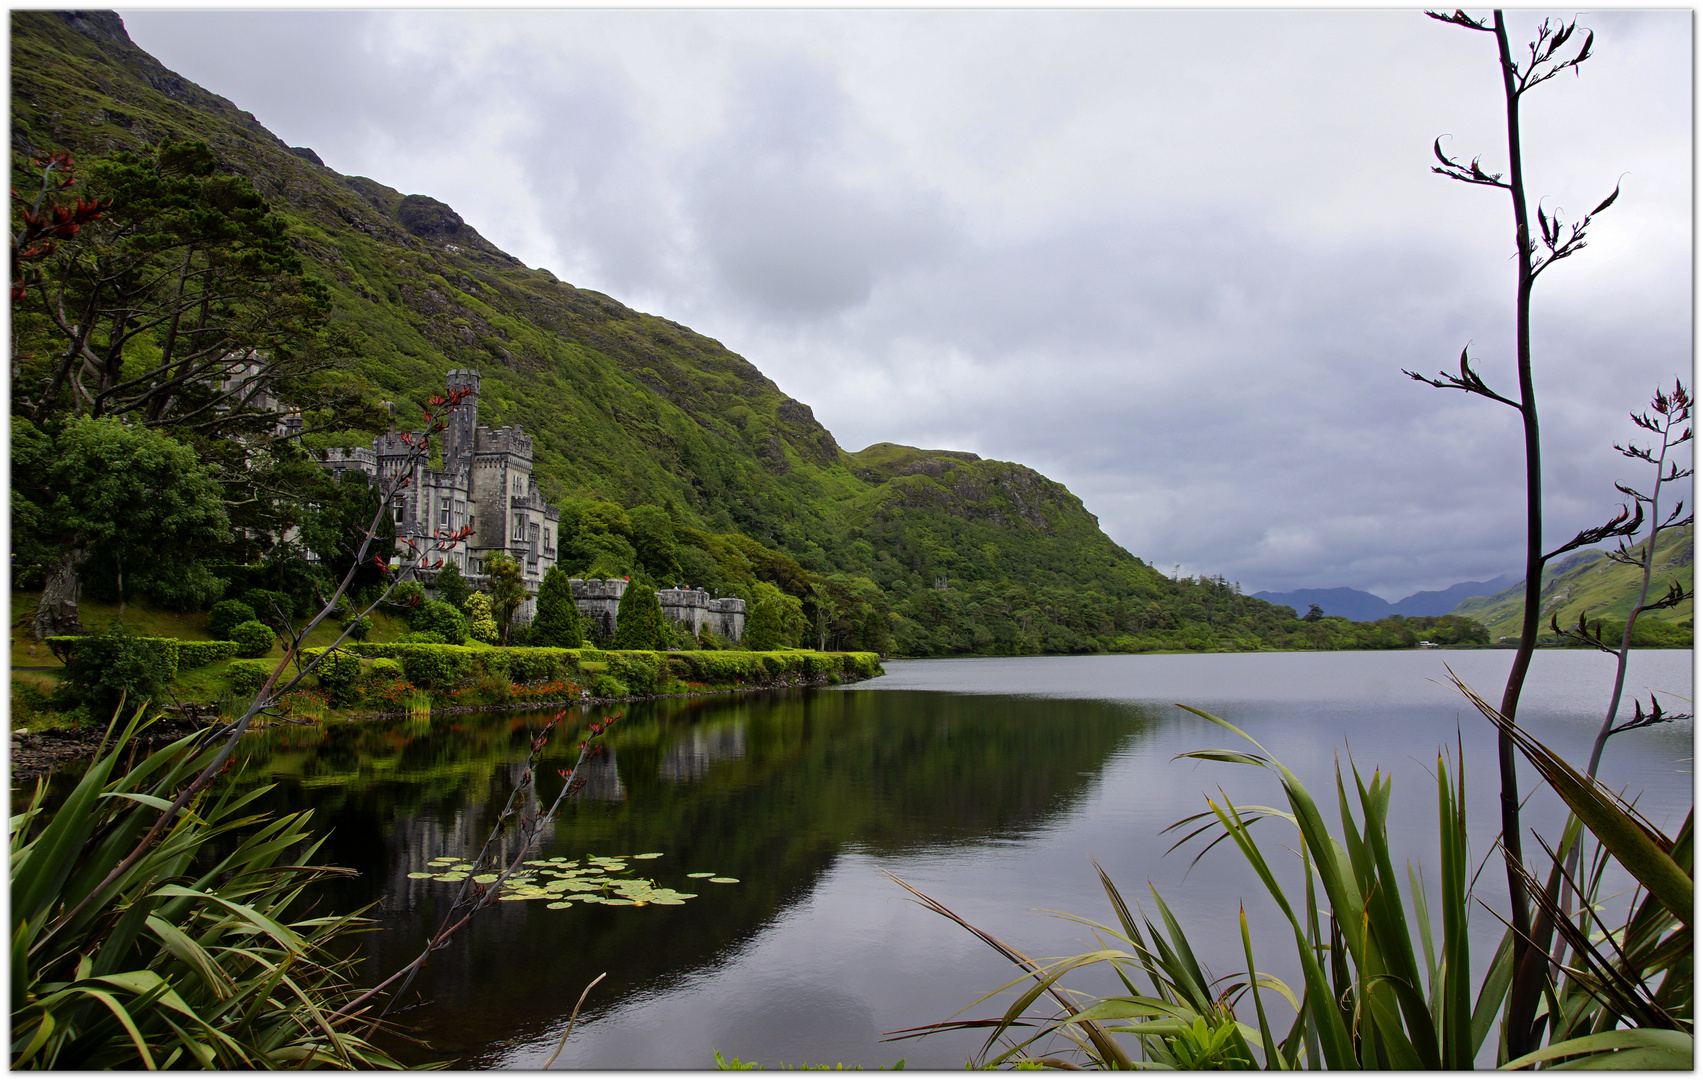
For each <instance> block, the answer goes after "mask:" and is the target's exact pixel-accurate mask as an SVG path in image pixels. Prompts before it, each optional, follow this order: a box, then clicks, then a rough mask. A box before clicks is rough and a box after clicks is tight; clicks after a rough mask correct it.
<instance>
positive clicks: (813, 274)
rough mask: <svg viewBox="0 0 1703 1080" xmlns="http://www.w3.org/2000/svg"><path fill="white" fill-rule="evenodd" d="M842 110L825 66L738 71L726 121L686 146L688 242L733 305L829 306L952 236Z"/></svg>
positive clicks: (798, 313)
mask: <svg viewBox="0 0 1703 1080" xmlns="http://www.w3.org/2000/svg"><path fill="white" fill-rule="evenodd" d="M848 113H849V110H848V104H847V102H846V100H845V95H844V92H843V91H842V90H841V88H840V87H839V86H838V85H837V83H836V82H835V80H834V78H833V77H832V74H831V73H829V72H826V71H823V70H822V69H820V68H819V67H817V66H816V65H813V64H810V63H808V62H806V61H804V60H803V59H802V58H799V57H796V56H774V57H764V58H760V59H757V60H755V61H754V62H751V63H749V64H748V65H746V66H745V67H744V70H742V71H741V72H740V75H739V78H738V83H737V86H736V89H735V92H734V95H733V100H732V105H731V107H730V117H729V123H728V124H727V126H726V128H725V130H724V131H723V132H722V133H720V134H718V135H717V136H716V137H713V138H711V139H709V140H707V141H706V143H705V144H704V145H703V146H702V147H701V148H700V149H699V151H698V152H697V160H696V162H695V163H694V164H692V165H691V166H689V169H690V173H691V179H690V181H689V182H688V184H687V185H686V188H687V193H686V197H685V204H686V212H687V214H688V216H689V227H690V229H691V230H692V234H693V238H694V240H695V245H696V250H697V251H698V252H699V253H701V254H702V255H703V256H704V257H705V258H706V259H707V260H708V261H709V262H710V264H711V265H713V266H714V267H715V269H716V271H717V272H718V274H719V276H720V279H721V284H722V286H723V288H724V289H725V290H726V291H727V292H728V293H729V294H731V296H732V297H733V298H734V299H735V301H736V302H740V303H743V304H749V305H752V306H753V307H755V308H756V309H757V310H759V311H761V312H764V313H766V314H769V315H772V316H778V317H781V318H791V317H817V316H823V315H830V314H834V313H837V312H841V311H844V310H846V309H848V308H852V307H856V306H858V305H860V304H862V303H864V302H865V301H866V300H867V299H868V298H869V296H870V293H871V291H872V290H873V289H874V287H875V284H876V282H877V281H878V280H881V279H883V278H885V277H888V276H890V275H892V274H895V273H902V272H904V271H905V270H907V269H909V268H911V267H914V266H917V265H919V264H921V263H925V262H928V261H930V260H932V259H935V258H937V257H939V256H940V255H942V254H943V253H944V252H945V251H946V250H947V249H949V248H950V247H951V246H952V245H953V244H954V243H955V241H956V237H955V235H954V233H955V230H954V228H953V225H952V223H951V213H950V208H949V207H947V206H946V205H945V203H944V200H943V199H942V198H941V197H940V196H939V194H938V193H937V192H935V191H932V190H930V189H929V188H928V187H927V186H926V185H924V184H922V183H920V182H918V181H917V180H916V179H915V178H914V177H910V176H907V175H905V174H903V173H902V172H901V173H895V172H894V171H893V170H892V169H891V167H890V166H889V164H888V162H887V161H885V160H884V159H883V153H882V150H883V148H882V147H881V146H880V143H879V139H878V138H874V137H872V135H871V133H869V132H865V131H853V130H849V129H852V128H855V127H856V123H855V121H854V119H853V118H852V117H850V116H849V115H848ZM872 172H873V173H876V174H877V175H879V180H877V181H871V180H869V179H868V178H867V177H868V174H870V173H872ZM882 174H884V175H882Z"/></svg>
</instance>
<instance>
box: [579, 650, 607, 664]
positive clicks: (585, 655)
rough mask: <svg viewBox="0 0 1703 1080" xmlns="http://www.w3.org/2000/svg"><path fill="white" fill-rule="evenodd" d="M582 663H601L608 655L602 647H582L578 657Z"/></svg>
mask: <svg viewBox="0 0 1703 1080" xmlns="http://www.w3.org/2000/svg"><path fill="white" fill-rule="evenodd" d="M576 659H577V660H578V661H579V663H580V664H582V665H584V664H601V663H603V662H604V661H605V660H607V659H608V657H607V656H606V655H605V654H604V653H603V652H602V650H600V649H581V650H579V655H578V657H576Z"/></svg>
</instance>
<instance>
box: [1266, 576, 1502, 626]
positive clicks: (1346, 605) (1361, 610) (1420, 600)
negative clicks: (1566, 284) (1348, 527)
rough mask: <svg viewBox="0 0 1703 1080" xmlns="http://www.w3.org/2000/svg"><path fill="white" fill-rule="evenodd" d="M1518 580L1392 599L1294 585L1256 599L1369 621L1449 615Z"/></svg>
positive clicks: (1300, 611)
mask: <svg viewBox="0 0 1703 1080" xmlns="http://www.w3.org/2000/svg"><path fill="white" fill-rule="evenodd" d="M1515 584H1518V579H1517V578H1515V577H1513V576H1512V575H1510V574H1503V575H1501V576H1499V577H1493V578H1491V579H1490V580H1489V581H1463V582H1460V583H1459V584H1456V585H1450V586H1449V587H1448V588H1446V589H1432V590H1428V591H1426V592H1416V593H1414V594H1413V595H1412V596H1404V597H1402V598H1401V599H1400V600H1397V601H1394V602H1393V603H1392V602H1391V601H1389V600H1385V599H1384V598H1383V597H1381V596H1377V595H1375V594H1373V593H1369V592H1363V591H1361V590H1360V589H1295V590H1293V591H1291V592H1282V593H1277V592H1257V593H1254V599H1256V600H1265V601H1267V602H1269V603H1273V604H1286V605H1288V606H1289V607H1292V608H1294V609H1295V613H1296V614H1297V615H1305V614H1306V613H1307V609H1308V608H1309V607H1310V606H1311V605H1313V604H1317V605H1319V609H1320V610H1321V611H1323V612H1324V613H1325V614H1326V615H1340V616H1342V617H1343V618H1345V619H1350V620H1352V621H1354V622H1368V621H1370V620H1372V619H1381V618H1383V617H1384V616H1386V615H1447V614H1448V613H1449V612H1451V611H1453V610H1455V608H1457V607H1459V606H1460V605H1461V604H1462V603H1463V602H1464V601H1466V600H1468V599H1470V598H1472V597H1474V596H1494V595H1495V594H1496V593H1499V592H1501V591H1502V590H1504V589H1507V588H1508V587H1509V586H1512V585H1515Z"/></svg>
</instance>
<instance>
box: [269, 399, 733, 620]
mask: <svg viewBox="0 0 1703 1080" xmlns="http://www.w3.org/2000/svg"><path fill="white" fill-rule="evenodd" d="M447 385H448V388H449V390H450V392H451V393H453V392H455V391H457V390H467V391H468V394H467V396H466V397H465V398H463V399H462V400H461V401H460V402H458V403H457V404H456V405H455V407H454V408H452V409H451V410H450V412H449V416H448V427H447V428H446V429H445V430H444V432H443V434H442V436H441V438H442V440H443V441H442V449H443V468H441V469H433V468H430V467H429V466H428V464H427V462H426V461H424V460H414V461H413V462H410V461H409V458H410V456H411V455H412V453H413V451H414V449H415V448H416V447H418V446H419V444H420V439H421V438H422V437H423V435H422V433H421V432H418V431H415V432H409V438H410V439H411V440H412V445H410V444H409V442H405V441H403V438H402V433H401V432H399V431H397V430H396V429H395V428H394V427H393V428H392V429H391V430H390V431H387V432H385V433H384V434H383V435H380V436H379V437H378V438H376V439H374V440H373V443H372V446H371V448H367V447H345V448H340V449H339V448H333V449H330V450H327V451H326V452H325V454H324V455H323V457H322V458H321V461H322V463H323V464H324V465H325V467H326V468H328V469H330V470H331V471H332V473H333V475H334V476H336V477H339V478H340V477H341V476H342V475H343V474H344V473H345V472H348V471H349V470H351V469H358V470H360V471H361V472H363V473H366V474H367V476H369V477H373V478H377V477H380V476H382V477H385V478H387V479H392V480H394V479H398V478H400V477H401V476H402V475H403V474H404V472H405V471H406V472H407V474H408V475H409V476H410V477H411V480H410V482H409V484H408V486H407V487H405V488H402V489H401V491H400V492H399V493H398V494H397V497H396V501H395V505H394V507H393V512H394V514H395V516H396V537H397V540H398V541H402V540H404V539H407V538H410V537H411V538H413V539H414V540H415V542H416V543H418V544H420V545H421V546H422V547H424V546H426V545H430V544H432V543H434V537H435V535H436V534H438V533H451V532H456V531H459V530H460V529H462V528H463V527H464V526H472V529H473V532H472V533H471V534H469V535H468V536H467V537H466V539H463V540H457V541H456V542H455V543H454V545H453V546H452V547H451V548H450V550H448V551H446V552H444V553H443V554H442V558H443V559H444V561H445V562H446V563H453V564H454V565H455V566H456V567H457V568H458V569H460V570H461V572H462V573H463V574H465V575H466V576H467V577H468V578H470V579H472V582H473V584H474V586H475V587H476V588H477V587H482V586H481V584H480V580H479V579H481V578H482V577H483V576H484V561H485V560H486V559H487V558H489V557H491V556H492V555H494V554H504V555H507V556H508V557H509V558H511V559H514V560H515V561H516V562H518V563H519V564H520V565H521V568H522V573H523V575H524V577H523V580H524V581H525V583H526V591H527V599H526V602H525V603H524V604H522V605H521V607H520V610H518V611H517V612H515V621H516V622H517V623H519V624H520V625H525V624H526V623H529V622H531V621H532V617H533V615H534V614H535V612H536V603H537V601H536V598H537V595H538V586H539V584H540V583H541V582H542V581H543V578H544V573H545V571H547V570H549V569H550V568H551V567H552V566H555V565H556V552H557V546H556V545H557V542H558V541H559V540H560V538H561V511H560V510H558V509H557V508H556V507H554V506H552V505H550V504H549V503H547V502H545V501H544V497H543V496H542V495H541V494H540V493H539V490H538V481H537V479H536V478H535V477H534V476H533V474H532V462H533V457H532V452H533V442H532V436H530V435H528V434H527V433H526V432H525V431H523V430H522V429H521V426H520V425H519V424H515V425H513V426H504V427H500V428H497V429H496V430H495V431H493V430H491V429H490V428H489V427H486V426H484V425H482V424H480V423H479V373H478V372H476V371H469V370H466V369H461V368H457V369H456V370H454V371H451V372H450V373H449V377H448V380H447ZM286 422H287V421H286ZM295 423H296V425H297V427H298V429H299V427H300V423H301V421H300V419H299V417H298V418H296V420H295ZM419 577H420V581H421V583H422V584H424V585H425V586H426V587H427V588H428V589H430V588H431V587H432V583H433V579H434V578H435V577H436V575H435V574H434V573H432V572H430V571H423V572H421V573H420V574H419ZM571 584H572V586H573V592H574V606H575V607H577V608H578V609H579V611H580V615H581V616H582V617H583V618H585V619H586V621H587V622H588V623H589V624H590V625H593V626H595V627H596V628H597V632H598V633H600V634H601V635H602V636H603V638H604V639H605V640H607V639H608V638H611V637H613V636H614V634H615V612H616V609H617V608H618V607H619V606H620V603H621V594H622V593H623V592H625V591H626V588H627V582H626V581H624V580H622V579H619V578H611V579H609V580H608V581H603V580H600V579H597V578H593V579H591V580H590V581H582V580H580V579H579V578H574V579H572V582H571ZM657 600H658V601H659V602H660V603H661V604H662V614H663V616H664V617H665V618H667V619H671V620H673V621H675V622H679V623H684V624H686V625H687V626H689V627H690V628H691V631H692V633H693V634H697V633H698V631H700V630H701V629H703V628H704V627H706V626H707V627H709V629H710V631H711V632H713V633H716V634H719V635H721V636H722V637H724V638H726V639H728V640H729V641H734V642H737V641H739V640H741V639H742V638H744V636H745V601H743V600H741V599H739V598H738V597H727V598H721V599H711V598H710V595H709V593H707V592H705V591H704V590H702V589H663V590H662V591H660V592H658V593H657Z"/></svg>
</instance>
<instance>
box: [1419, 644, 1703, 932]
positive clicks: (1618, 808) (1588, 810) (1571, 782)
mask: <svg viewBox="0 0 1703 1080" xmlns="http://www.w3.org/2000/svg"><path fill="white" fill-rule="evenodd" d="M1449 675H1450V678H1451V679H1453V680H1454V684H1455V688H1456V689H1457V690H1459V691H1460V692H1461V693H1462V694H1463V695H1464V696H1465V697H1466V698H1467V700H1468V701H1470V702H1472V704H1473V707H1474V708H1476V709H1478V711H1479V712H1481V713H1483V714H1484V716H1485V717H1486V718H1487V719H1489V720H1490V722H1491V723H1493V724H1495V725H1496V728H1497V730H1499V731H1501V732H1502V733H1503V734H1504V735H1506V736H1508V738H1509V739H1510V740H1511V741H1512V742H1513V743H1514V745H1515V746H1517V747H1518V748H1519V750H1520V753H1521V754H1522V755H1524V756H1525V759H1526V760H1527V761H1529V762H1531V763H1532V767H1533V768H1535V769H1537V771H1538V773H1539V774H1541V775H1542V776H1543V779H1544V782H1545V783H1547V784H1548V785H1549V786H1550V787H1551V788H1553V789H1554V790H1555V793H1556V794H1557V795H1559V796H1561V800H1562V801H1563V802H1565V803H1566V804H1567V806H1568V809H1570V810H1572V811H1573V813H1575V814H1577V815H1579V819H1580V820H1581V821H1583V822H1584V823H1585V827H1586V828H1588V829H1590V830H1591V832H1592V833H1593V834H1595V836H1596V838H1597V839H1598V840H1599V841H1601V843H1602V845H1603V846H1604V847H1606V848H1608V849H1609V850H1610V851H1611V852H1613V853H1614V857H1615V858H1616V859H1618V860H1620V864H1621V865H1622V866H1624V867H1626V870H1627V872H1628V873H1630V874H1631V875H1632V876H1633V877H1635V878H1637V879H1638V882H1639V884H1641V885H1643V886H1644V888H1646V889H1648V890H1649V891H1650V895H1652V896H1654V897H1655V898H1656V899H1657V900H1658V901H1660V902H1661V904H1662V906H1663V907H1665V908H1667V909H1668V910H1669V911H1670V912H1672V913H1673V916H1674V918H1676V919H1678V920H1679V921H1680V922H1682V923H1684V924H1685V925H1686V926H1690V925H1691V912H1692V902H1693V895H1694V894H1693V890H1692V881H1691V875H1690V874H1688V873H1686V872H1685V871H1684V870H1682V869H1680V867H1679V864H1678V863H1676V862H1674V859H1673V856H1672V855H1670V854H1669V852H1670V851H1671V850H1672V848H1673V842H1672V841H1671V840H1666V838H1665V837H1662V836H1661V835H1660V834H1659V833H1656V832H1655V831H1654V830H1653V829H1651V828H1649V827H1646V826H1645V825H1644V824H1643V823H1641V822H1640V821H1639V820H1638V818H1637V817H1636V815H1635V814H1634V812H1633V811H1632V809H1631V808H1630V807H1628V806H1627V805H1626V804H1625V803H1624V802H1623V801H1622V800H1621V799H1620V798H1619V796H1617V795H1615V794H1614V793H1613V792H1611V791H1609V790H1608V789H1607V788H1604V787H1603V786H1602V785H1600V784H1598V783H1597V782H1596V781H1594V780H1592V779H1590V778H1589V777H1587V776H1585V775H1583V774H1582V773H1580V772H1579V771H1578V770H1577V769H1575V768H1573V766H1571V765H1569V764H1568V763H1567V762H1566V761H1565V760H1563V759H1562V758H1561V757H1560V755H1558V754H1556V753H1555V752H1554V751H1553V750H1551V749H1549V748H1548V747H1547V746H1544V745H1543V744H1542V743H1540V742H1538V741H1537V740H1536V739H1533V738H1532V737H1531V736H1530V735H1527V734H1526V733H1525V731H1524V730H1523V729H1522V728H1521V727H1520V726H1519V725H1518V724H1516V723H1514V722H1513V721H1511V720H1509V719H1508V718H1507V717H1505V716H1503V715H1502V714H1501V713H1500V712H1498V711H1497V710H1496V709H1495V708H1493V707H1492V706H1491V705H1490V704H1489V703H1488V702H1486V701H1485V700H1484V699H1483V698H1481V697H1479V696H1478V695H1477V694H1475V693H1473V691H1472V688H1471V687H1469V686H1467V685H1466V683H1464V682H1462V681H1461V679H1460V678H1459V677H1458V676H1456V675H1455V674H1454V672H1452V671H1451V672H1450V673H1449Z"/></svg>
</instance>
